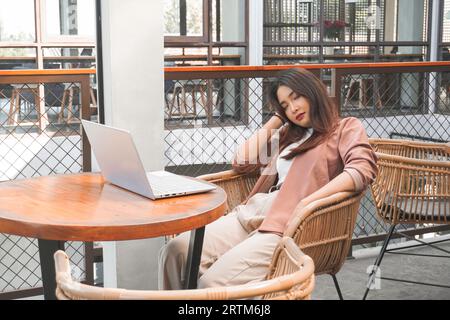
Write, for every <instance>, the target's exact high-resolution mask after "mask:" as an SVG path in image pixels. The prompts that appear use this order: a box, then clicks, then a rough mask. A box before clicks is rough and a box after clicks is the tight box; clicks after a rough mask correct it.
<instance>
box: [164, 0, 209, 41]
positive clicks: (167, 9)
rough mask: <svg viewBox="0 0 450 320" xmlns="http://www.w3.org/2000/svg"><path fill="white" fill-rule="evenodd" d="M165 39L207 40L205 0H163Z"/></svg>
mask: <svg viewBox="0 0 450 320" xmlns="http://www.w3.org/2000/svg"><path fill="white" fill-rule="evenodd" d="M164 35H165V41H168V42H171V41H175V42H177V41H190V42H205V41H207V40H208V1H207V0H164Z"/></svg>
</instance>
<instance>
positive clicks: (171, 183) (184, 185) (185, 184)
mask: <svg viewBox="0 0 450 320" xmlns="http://www.w3.org/2000/svg"><path fill="white" fill-rule="evenodd" d="M147 177H148V179H149V182H150V185H151V187H152V190H153V192H154V193H155V194H172V193H183V192H190V191H196V190H199V189H205V187H207V186H206V185H205V184H204V183H201V182H197V181H194V180H191V179H187V178H183V177H178V176H165V177H164V178H161V177H156V176H154V175H152V174H148V175H147Z"/></svg>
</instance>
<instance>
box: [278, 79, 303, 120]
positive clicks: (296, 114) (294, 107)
mask: <svg viewBox="0 0 450 320" xmlns="http://www.w3.org/2000/svg"><path fill="white" fill-rule="evenodd" d="M277 97H278V102H279V103H280V105H281V107H282V108H283V109H284V112H285V114H286V117H287V118H288V119H289V120H290V121H292V122H293V123H294V124H296V125H298V126H301V127H303V128H310V127H311V117H310V105H309V101H308V99H306V98H305V97H304V96H300V95H298V94H296V93H295V92H294V91H292V89H291V88H289V87H286V86H280V87H279V88H278V91H277Z"/></svg>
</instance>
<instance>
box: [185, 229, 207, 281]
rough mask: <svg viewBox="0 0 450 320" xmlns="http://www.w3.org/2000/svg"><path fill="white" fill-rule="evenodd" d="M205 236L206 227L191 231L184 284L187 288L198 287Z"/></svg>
mask: <svg viewBox="0 0 450 320" xmlns="http://www.w3.org/2000/svg"><path fill="white" fill-rule="evenodd" d="M204 236H205V227H201V228H198V229H195V230H192V231H191V240H190V241H189V251H188V256H187V261H186V273H185V279H186V283H185V285H184V287H185V288H186V289H195V288H197V278H198V270H199V268H200V258H201V256H202V248H203V238H204Z"/></svg>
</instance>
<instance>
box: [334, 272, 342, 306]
mask: <svg viewBox="0 0 450 320" xmlns="http://www.w3.org/2000/svg"><path fill="white" fill-rule="evenodd" d="M331 277H332V278H333V282H334V286H335V287H336V291H337V293H338V296H339V300H344V297H342V293H341V288H339V283H338V281H337V278H336V275H335V274H332V275H331Z"/></svg>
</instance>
